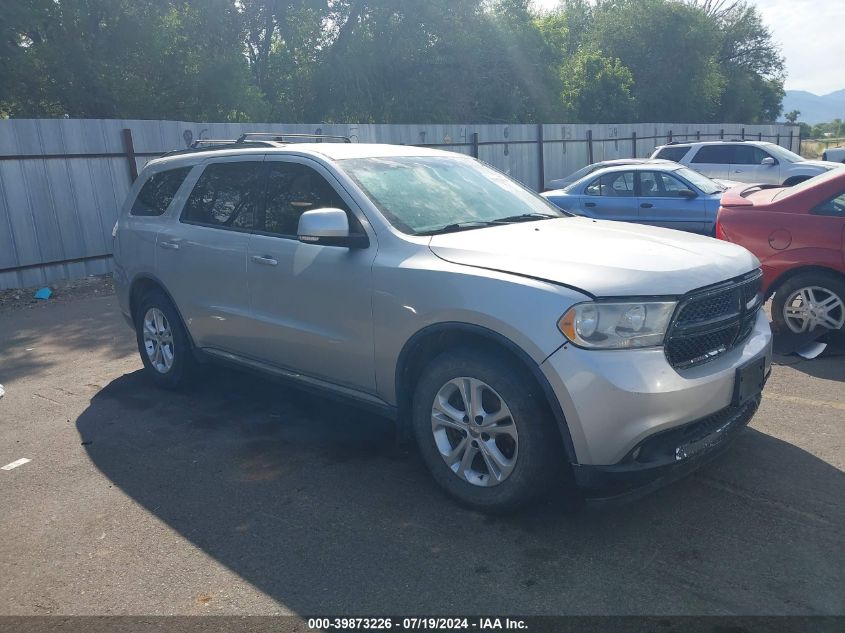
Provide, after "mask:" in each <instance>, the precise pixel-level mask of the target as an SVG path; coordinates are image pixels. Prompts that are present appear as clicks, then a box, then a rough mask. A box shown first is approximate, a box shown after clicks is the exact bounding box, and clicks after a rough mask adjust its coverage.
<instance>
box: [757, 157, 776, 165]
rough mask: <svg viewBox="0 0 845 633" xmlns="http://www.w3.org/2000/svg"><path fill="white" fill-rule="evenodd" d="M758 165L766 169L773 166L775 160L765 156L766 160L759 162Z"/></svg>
mask: <svg viewBox="0 0 845 633" xmlns="http://www.w3.org/2000/svg"><path fill="white" fill-rule="evenodd" d="M760 164H761V165H765V166H766V167H771V166H772V165H774V164H775V159H774V158H772V157H771V156H766V158H764V159H763V160H761V161H760Z"/></svg>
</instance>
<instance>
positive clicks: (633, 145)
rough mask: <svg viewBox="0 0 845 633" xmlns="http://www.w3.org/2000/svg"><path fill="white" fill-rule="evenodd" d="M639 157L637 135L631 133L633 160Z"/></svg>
mask: <svg viewBox="0 0 845 633" xmlns="http://www.w3.org/2000/svg"><path fill="white" fill-rule="evenodd" d="M636 157H637V133H636V132H631V158H636Z"/></svg>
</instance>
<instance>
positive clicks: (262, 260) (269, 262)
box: [252, 255, 279, 266]
mask: <svg viewBox="0 0 845 633" xmlns="http://www.w3.org/2000/svg"><path fill="white" fill-rule="evenodd" d="M252 261H254V262H255V263H256V264H263V265H264V266H275V265H276V264H278V263H279V262H278V261H276V260H275V259H273V258H272V257H262V256H261V255H253V256H252Z"/></svg>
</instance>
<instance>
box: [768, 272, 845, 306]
mask: <svg viewBox="0 0 845 633" xmlns="http://www.w3.org/2000/svg"><path fill="white" fill-rule="evenodd" d="M806 273H821V274H828V275H834V276H835V277H838V278H839V279H841V280H843V281H845V273H843V272H842V271H839V270H836V269H835V268H830V267H828V266H822V265H819V264H810V265H807V266H796V267H795V268H790V269H789V270H787V271H785V272H783V273H781V274H780V276H778V277H776V278H775V280H774V281H773V282H772V283H771V285H769V287H768V288H767V289H766V296H765V299H768V298H770V297H772V296H774V294H775V293H776V292H777V291H778V290H780V288H781V287H782V286H783V285H784V284H785V283H786V282H788V281H789V280H790V279H793V278H795V277H797V276H798V275H803V274H806Z"/></svg>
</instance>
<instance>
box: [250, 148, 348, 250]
mask: <svg viewBox="0 0 845 633" xmlns="http://www.w3.org/2000/svg"><path fill="white" fill-rule="evenodd" d="M328 208H334V209H343V210H344V211H346V214H347V215H351V214H350V213H349V209H348V208H347V206H346V204H345V203H344V202H343V199H342V198H341V197H340V196H339V195H338V193H337V192H336V191H335V190H334V188H333V187H332V186H331V185H330V184H329V183H328V182H327V181H326V179H325V178H323V177H322V176H321V175H320V174H318V173H317V172H316V171H314V170H313V169H311V168H310V167H306V166H305V165H298V164H296V163H276V162H271V163H270V173H269V176H268V181H267V204H266V211H265V215H264V230H265V231H267V232H269V233H275V234H277V235H292V236H293V235H296V233H297V228H298V227H299V216H301V215H302V214H303V213H305V212H306V211H311V210H313V209H328ZM353 225H354V222H353V219H352V218H351V217H350V230H352V226H353Z"/></svg>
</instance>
